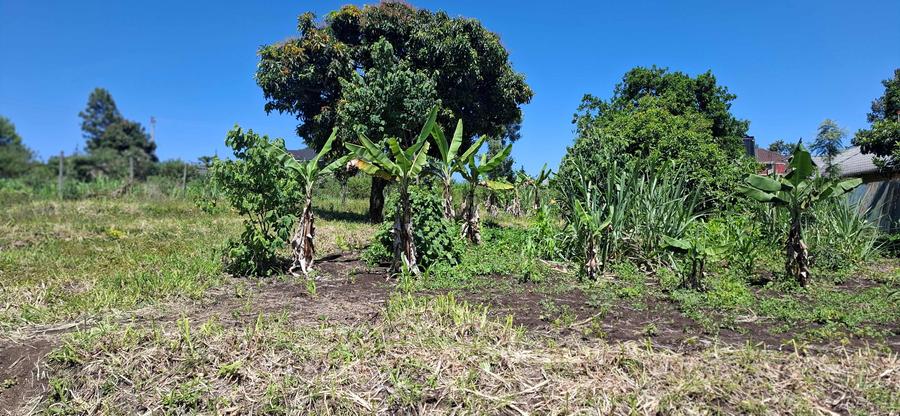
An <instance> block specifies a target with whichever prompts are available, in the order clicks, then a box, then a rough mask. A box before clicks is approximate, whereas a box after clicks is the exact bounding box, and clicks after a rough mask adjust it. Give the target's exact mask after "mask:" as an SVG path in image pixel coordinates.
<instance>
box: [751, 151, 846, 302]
mask: <svg viewBox="0 0 900 416" xmlns="http://www.w3.org/2000/svg"><path fill="white" fill-rule="evenodd" d="M788 168H789V169H790V172H789V173H788V174H787V175H785V176H772V177H768V176H761V175H750V176H749V177H747V179H746V181H745V182H746V186H743V187H741V188H739V192H740V193H742V194H743V195H745V196H747V197H748V198H751V199H753V200H756V201H758V202H762V203H768V204H772V205H774V206H775V207H777V208H781V209H786V210H787V211H788V212H789V213H790V218H791V224H790V231H789V232H788V239H787V243H786V244H785V255H786V259H785V266H784V268H785V272H786V273H787V274H788V276H793V277H794V278H795V279H797V282H798V283H800V285H801V286H804V287H805V286H806V285H808V284H809V280H810V274H809V251H808V249H807V246H806V243H805V242H804V241H803V235H802V232H803V230H802V228H801V217H802V216H803V214H804V213H805V212H806V211H807V210H809V209H810V207H811V206H812V205H813V204H814V203H815V202H816V201H819V200H822V199H827V198H835V197H838V196H841V195H844V194H846V193H848V192H850V191H851V190H853V189H854V188H856V187H857V186H859V185H860V184H861V183H862V180H861V179H859V178H851V179H845V180H840V179H829V178H823V177H821V176H818V175H817V173H818V170H817V169H816V164H815V163H814V162H813V160H812V156H811V155H810V154H809V151H808V150H806V148H804V147H803V143H802V141H801V142H800V143H797V146H795V147H794V153H793V155H792V156H791V158H790V160H789V161H788Z"/></svg>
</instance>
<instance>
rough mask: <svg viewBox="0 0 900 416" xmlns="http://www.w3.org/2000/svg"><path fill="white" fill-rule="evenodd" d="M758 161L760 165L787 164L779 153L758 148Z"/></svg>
mask: <svg viewBox="0 0 900 416" xmlns="http://www.w3.org/2000/svg"><path fill="white" fill-rule="evenodd" d="M756 161H757V162H760V163H787V159H785V157H784V156H783V155H782V154H781V153H778V152H773V151H771V150H767V149H762V148H759V147H757V148H756Z"/></svg>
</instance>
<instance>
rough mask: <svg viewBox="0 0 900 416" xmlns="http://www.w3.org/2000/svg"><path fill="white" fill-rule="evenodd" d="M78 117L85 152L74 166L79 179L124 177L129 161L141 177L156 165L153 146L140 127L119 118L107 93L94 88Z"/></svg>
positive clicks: (114, 104) (133, 122)
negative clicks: (100, 176)
mask: <svg viewBox="0 0 900 416" xmlns="http://www.w3.org/2000/svg"><path fill="white" fill-rule="evenodd" d="M78 116H79V117H81V119H82V122H81V130H82V133H83V135H84V137H85V139H86V140H87V146H86V147H87V150H88V156H87V157H83V158H81V160H80V162H79V163H78V164H76V165H77V166H76V171H78V170H80V171H82V176H83V177H85V178H94V177H96V176H98V175H107V176H124V175H126V174H127V173H128V170H129V162H128V159H129V158H130V159H133V160H134V162H135V175H136V176H138V177H143V176H145V175H146V174H147V173H149V171H150V169H151V168H152V164H153V163H155V162H158V161H159V159H158V158H157V157H156V143H154V142H152V141H151V140H150V136H149V135H148V134H147V132H146V130H144V127H143V126H142V125H141V124H140V123H138V122H136V121H131V120H128V119H126V118H124V117H123V116H122V114H121V113H120V112H119V109H118V107H117V106H116V102H115V101H114V100H113V98H112V95H111V94H110V93H109V91H107V90H105V89H103V88H95V89H94V90H93V91H92V92H91V94H90V95H89V96H88V102H87V105H86V106H85V109H84V110H83V111H81V112H80V113H78ZM79 167H80V169H79Z"/></svg>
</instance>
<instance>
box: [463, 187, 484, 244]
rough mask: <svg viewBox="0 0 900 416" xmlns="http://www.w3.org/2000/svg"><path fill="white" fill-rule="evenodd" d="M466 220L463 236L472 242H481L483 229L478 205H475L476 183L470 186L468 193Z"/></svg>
mask: <svg viewBox="0 0 900 416" xmlns="http://www.w3.org/2000/svg"><path fill="white" fill-rule="evenodd" d="M465 209H466V210H465V220H464V222H463V225H462V235H463V238H465V239H466V240H469V242H471V243H472V244H480V243H481V230H479V228H478V206H477V205H475V185H474V184H472V185H471V186H470V187H469V192H468V193H467V195H466V207H465Z"/></svg>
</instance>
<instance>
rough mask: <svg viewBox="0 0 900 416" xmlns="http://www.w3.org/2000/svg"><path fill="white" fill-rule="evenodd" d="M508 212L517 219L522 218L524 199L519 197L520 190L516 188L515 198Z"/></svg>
mask: <svg viewBox="0 0 900 416" xmlns="http://www.w3.org/2000/svg"><path fill="white" fill-rule="evenodd" d="M506 211H507V212H509V213H510V214H512V215H513V216H516V217H521V216H522V198H521V197H520V196H519V188H516V193H515V196H514V197H513V200H512V204H510V206H509V209H507V210H506Z"/></svg>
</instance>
